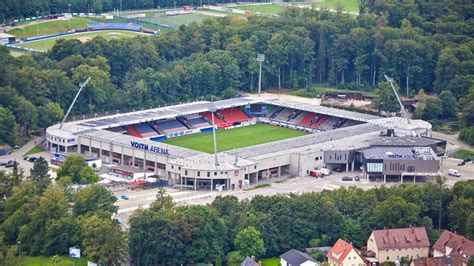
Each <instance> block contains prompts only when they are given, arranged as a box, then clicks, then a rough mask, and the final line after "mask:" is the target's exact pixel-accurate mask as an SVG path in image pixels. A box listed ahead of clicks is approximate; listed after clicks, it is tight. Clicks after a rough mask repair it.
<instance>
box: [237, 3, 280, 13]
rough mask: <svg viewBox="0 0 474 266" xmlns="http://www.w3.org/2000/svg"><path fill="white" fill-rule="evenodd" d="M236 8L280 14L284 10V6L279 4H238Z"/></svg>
mask: <svg viewBox="0 0 474 266" xmlns="http://www.w3.org/2000/svg"><path fill="white" fill-rule="evenodd" d="M234 8H236V9H241V10H247V11H251V12H260V13H266V14H278V13H280V11H282V10H283V6H281V5H278V4H269V5H250V6H236V7H234Z"/></svg>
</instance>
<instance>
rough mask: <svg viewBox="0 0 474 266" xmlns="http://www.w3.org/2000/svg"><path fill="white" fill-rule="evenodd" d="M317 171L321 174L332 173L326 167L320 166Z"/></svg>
mask: <svg viewBox="0 0 474 266" xmlns="http://www.w3.org/2000/svg"><path fill="white" fill-rule="evenodd" d="M319 171H320V172H321V173H322V174H323V175H330V174H332V171H331V170H329V169H327V168H321V169H319Z"/></svg>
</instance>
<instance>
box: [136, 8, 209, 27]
mask: <svg viewBox="0 0 474 266" xmlns="http://www.w3.org/2000/svg"><path fill="white" fill-rule="evenodd" d="M206 18H212V16H206V15H201V14H186V15H176V16H167V15H165V13H164V12H161V11H160V12H155V13H147V17H146V18H142V19H139V20H143V21H149V22H153V23H158V24H165V25H169V26H171V27H173V28H177V27H179V26H181V25H189V24H191V23H192V22H197V23H199V22H201V21H203V20H204V19H206Z"/></svg>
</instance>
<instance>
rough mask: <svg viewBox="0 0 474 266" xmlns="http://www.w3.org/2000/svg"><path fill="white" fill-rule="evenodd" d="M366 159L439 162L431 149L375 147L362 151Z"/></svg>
mask: <svg viewBox="0 0 474 266" xmlns="http://www.w3.org/2000/svg"><path fill="white" fill-rule="evenodd" d="M362 153H363V154H364V157H365V158H366V159H379V160H384V159H400V160H437V159H438V158H437V157H436V155H435V154H434V152H433V150H432V149H431V148H430V147H410V148H408V147H374V148H369V149H365V150H363V151H362Z"/></svg>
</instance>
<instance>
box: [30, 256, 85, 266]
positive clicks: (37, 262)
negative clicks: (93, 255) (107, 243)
mask: <svg viewBox="0 0 474 266" xmlns="http://www.w3.org/2000/svg"><path fill="white" fill-rule="evenodd" d="M22 265H24V266H53V265H61V266H63V265H64V266H69V265H71V266H86V265H87V258H80V259H74V258H69V257H67V256H61V262H60V264H58V263H54V259H53V258H52V257H44V256H38V257H26V258H24V261H23V264H22Z"/></svg>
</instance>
